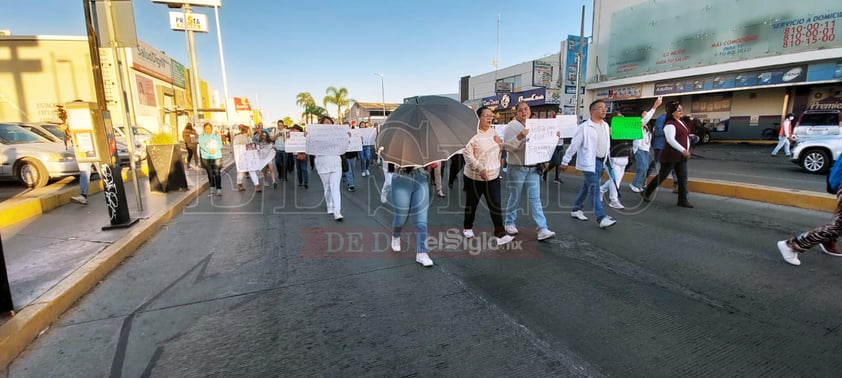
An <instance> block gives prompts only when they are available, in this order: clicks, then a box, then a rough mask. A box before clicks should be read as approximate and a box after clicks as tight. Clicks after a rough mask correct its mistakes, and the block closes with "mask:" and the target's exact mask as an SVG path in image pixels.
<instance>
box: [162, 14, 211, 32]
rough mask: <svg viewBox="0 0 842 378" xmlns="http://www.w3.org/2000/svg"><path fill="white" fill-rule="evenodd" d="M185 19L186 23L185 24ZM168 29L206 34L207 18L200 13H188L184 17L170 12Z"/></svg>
mask: <svg viewBox="0 0 842 378" xmlns="http://www.w3.org/2000/svg"><path fill="white" fill-rule="evenodd" d="M185 18H186V19H187V22H185ZM170 28H172V30H179V31H183V30H192V31H195V32H202V33H207V32H208V16H205V15H203V14H201V13H190V14H188V15H186V16H185V14H184V13H182V12H170Z"/></svg>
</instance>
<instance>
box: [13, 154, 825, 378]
mask: <svg viewBox="0 0 842 378" xmlns="http://www.w3.org/2000/svg"><path fill="white" fill-rule="evenodd" d="M373 171H375V170H373ZM374 173H375V176H373V177H371V178H367V179H366V178H360V177H358V178H357V179H358V181H359V182H358V184H357V191H356V192H355V193H348V192H343V214H344V215H345V222H343V223H337V222H334V221H333V219H332V217H331V216H330V215H327V214H325V213H324V205H323V204H321V203H320V202H321V194H322V191H321V185H320V183H319V180H318V178H315V177H314V178H312V179H311V181H310V182H311V185H310V189H309V190H306V191H305V190H298V191H296V188H295V186H294V184H292V183H287V184H286V185H284V186H282V187H281V188H279V189H277V190H272V189H269V190H267V191H265V192H264V195H262V196H252V192H251V191H246V192H243V193H237V192H232V191H227V192H225V194H224V196H223V197H222V198H215V197H207V196H202V197H201V198H200V199H199V201H198V203H196V204H195V205H194V206H192V207H190V208H189V209H188V210H186V211H185V214H183V215H182V216H179V217H178V218H176V219H175V220H174V221H173V222H172V223H171V224H169V225H168V226H167V227H165V228H162V229H161V230H160V232H159V233H158V234H157V235H156V236H155V237H154V238H153V239H152V240H150V241H149V242H148V243H147V244H146V245H144V246H143V247H141V248H140V249H139V250H138V251H137V252H136V253H135V256H133V257H132V258H130V259H128V260H127V261H126V262H125V263H124V264H123V265H122V266H120V267H119V268H118V269H116V270H115V271H114V272H113V273H112V274H111V275H110V276H109V277H108V278H107V279H106V280H104V281H103V282H102V283H101V284H100V285H99V286H98V287H97V288H95V289H94V290H93V291H92V292H91V293H90V294H89V295H88V296H86V297H85V298H83V299H82V300H81V301H80V302H79V303H78V304H77V305H76V306H75V307H74V308H73V309H72V310H70V311H69V312H68V313H66V314H65V315H64V316H63V317H62V318H61V319H60V321H59V322H57V323H56V324H55V325H54V326H53V327H52V328H51V329H49V330H47V331H46V332H45V333H44V334H43V335H42V336H41V337H40V338H39V339H37V340H36V341H35V342H34V343H33V344H32V345H31V346H30V348H28V349H27V350H26V351H25V352H24V353H23V354H22V355H21V356H20V357H19V358H18V359H17V360H16V361H15V362H14V363H13V364H12V365H11V366H10V368H9V369H8V371H7V372H6V374H7V376H9V377H44V376H111V377H119V376H127V377H136V376H150V377H185V376H186V377H192V376H254V377H265V376H315V375H318V376H460V377H462V376H530V377H531V376H612V375H613V376H698V375H706V376H725V375H728V376H836V375H838V374H839V372H840V371H842V359H840V358H839V356H838V348H839V343H840V341H839V340H840V329H842V321H840V319H839V316H838V314H839V312H840V310H842V301H841V300H839V299H838V298H839V296H838V292H839V289H840V288H839V286H840V280H839V275H838V267H836V266H835V265H836V264H839V263H842V260H839V259H836V258H835V257H831V256H828V255H825V254H823V253H821V252H818V251H815V250H814V251H810V253H808V254H807V255H805V256H802V258H801V260H802V265H801V266H800V267H793V266H790V265H788V264H786V263H785V262H784V261H783V260H782V259H781V258H780V255H779V254H778V252H777V250H776V247H775V242H776V241H777V240H779V239H782V238H784V237H786V236H789V235H792V234H795V233H797V232H800V231H803V230H805V229H808V228H810V227H813V226H816V225H819V224H822V223H824V222H827V221H828V220H829V214H828V213H826V212H815V211H807V210H800V209H794V208H788V207H782V206H775V205H767V204H760V203H755V202H750V201H742V200H735V199H727V198H720V197H714V196H706V195H693V194H691V197H690V200H691V201H692V202H693V203H694V204H695V205H696V208H695V209H683V208H678V207H676V206H674V203H675V197H674V195H673V194H671V193H669V192H668V191H663V190H662V191H659V192H658V194H657V196H656V199H655V200H654V201H653V202H652V204H651V205H649V206H647V207H638V206H637V205H638V204H639V203H638V202H637V201H636V200H637V198H638V197H635V195H634V194H633V193H631V192H630V191H628V189H627V188H623V190H622V193H623V195H624V197H623V202H624V203H625V204H626V206H627V207H628V209H627V210H624V211H622V212H617V211H614V210H610V212H611V213H612V215H614V216H615V217H616V218H617V219H618V224H617V225H616V226H615V227H613V228H611V229H609V230H601V229H599V228H598V227H597V225H596V222H595V220H593V219H592V220H590V221H588V222H580V221H576V220H573V219H571V218H570V217H569V205H570V202H571V201H572V198H573V196H574V193H575V191H576V190H578V188H579V185H580V184H581V178H580V177H579V176H569V177H565V183H564V184H562V185H556V184H553V183H547V184H545V188H544V190H543V193H544V196H545V201H546V205H547V210H546V214H547V216H548V219H549V224H550V227H551V228H552V229H554V230H555V231H556V232H558V237H556V238H555V239H554V240H552V241H550V242H537V241H535V240H534V237H535V231H534V228H533V227H534V223H533V222H532V220H531V219H530V218H529V217H528V216H521V217H520V218H519V220H518V222H517V223H518V225H519V226H520V229H521V234H520V235H519V237H518V239H517V241H518V243H513V245H512V246H511V247H510V249H507V250H494V249H492V248H487V246H486V245H483V243H482V240H483V239H484V238H486V237H487V236H488V235H487V233H488V232H490V221H489V219H488V216H487V210H485V209H484V208H483V209H481V210H480V212H479V216H478V219H477V223H476V226H475V231H476V232H477V234H478V237H477V238H476V239H474V240H477V241H476V242H475V243H473V244H465V242H464V241H462V240H461V239H459V238H452V237H451V236H452V234H453V233H455V232H458V231H459V229H460V228H461V219H462V217H461V210H460V209H461V205H460V198H464V196H457V195H456V194H457V193H458V189H454V190H453V191H452V192H451V193H449V196H448V197H447V198H446V199H440V198H434V199H433V203H432V206H431V213H430V222H429V223H430V229H431V236H433V237H434V238H435V239H436V240H437V243H438V244H439V246H440V247H439V248H437V250H436V251H434V252H433V253H432V254H431V255H432V257H433V259H434V260H435V262H436V266H435V267H433V268H428V269H425V268H422V267H421V266H420V265H418V264H416V263H415V262H414V261H413V254H412V252H411V251H409V252H407V251H406V248H407V245H408V244H411V243H410V242H411V240H410V239H411V238H410V237H409V236H408V235H407V233H408V232H409V231H410V230H411V226H410V227H407V229H406V231H405V233H404V235H405V236H404V239H403V242H404V248H405V251H404V252H400V253H394V252H387V251H386V250H387V248H388V239H387V238H388V237H389V230H390V223H391V217H390V214H389V209H388V207H381V206H379V201H378V199H377V198H378V196H379V193H378V191H377V190H378V188H379V184H380V183H381V182H382V178H381V177H382V175H381V174H380V172H379V171H375V172H374ZM691 174H692V173H691ZM299 189H300V188H299ZM588 215H589V216H592V214H588ZM472 251H473V252H476V251H479V253H472Z"/></svg>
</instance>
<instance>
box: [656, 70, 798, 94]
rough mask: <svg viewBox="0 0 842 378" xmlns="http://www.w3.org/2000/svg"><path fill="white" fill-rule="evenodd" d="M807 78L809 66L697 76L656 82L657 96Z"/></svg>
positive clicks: (783, 82) (755, 85) (796, 80)
mask: <svg viewBox="0 0 842 378" xmlns="http://www.w3.org/2000/svg"><path fill="white" fill-rule="evenodd" d="M806 80H807V66H806V65H800V66H787V67H780V68H769V69H764V70H756V71H746V72H736V73H731V74H718V75H707V76H696V77H690V78H684V79H677V80H669V81H661V82H657V83H655V96H662V95H668V94H673V93H688V92H697V91H707V90H717V89H734V88H746V87H758V86H766V85H777V84H787V83H800V82H804V81H806Z"/></svg>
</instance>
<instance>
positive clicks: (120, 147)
mask: <svg viewBox="0 0 842 378" xmlns="http://www.w3.org/2000/svg"><path fill="white" fill-rule="evenodd" d="M19 125H20V126H21V127H23V128H24V129H27V130H29V131H31V132H33V133H35V134H38V136H40V137H43V138H45V139H47V140H49V141H51V142H54V143H61V144H62V145H66V146H67V148H68V149H72V148H73V141H67V142H66V144H65V140H64V130H62V129H61V126H59V125H56V124H53V123H40V124H35V123H20V124H19ZM117 156H119V157H120V165H121V166H128V165H130V164H131V162H130V161H129V149H128V147H126V144H125V143H123V141H121V140H117ZM135 156H137V158H136V159H135V163H136V164H138V163H140V160H141V159H140V154H139V151H135Z"/></svg>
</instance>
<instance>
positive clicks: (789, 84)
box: [586, 0, 842, 140]
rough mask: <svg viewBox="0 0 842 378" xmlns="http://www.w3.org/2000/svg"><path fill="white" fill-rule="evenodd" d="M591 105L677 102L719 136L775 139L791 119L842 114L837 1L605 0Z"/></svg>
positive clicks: (597, 9)
mask: <svg viewBox="0 0 842 378" xmlns="http://www.w3.org/2000/svg"><path fill="white" fill-rule="evenodd" d="M589 47H590V53H591V57H598V59H589V60H588V65H587V75H586V78H587V95H586V97H587V100H588V101H591V100H594V99H601V100H605V101H606V102H607V104H608V105H609V107H610V108H611V109H612V110H619V111H620V112H622V113H624V114H627V115H637V114H640V111H642V110H644V109H647V108H648V107H650V106H651V104H652V102H653V101H654V97H657V96H664V97H665V100H673V99H677V100H680V101H681V102H682V104H683V105H684V109H685V112H688V113H692V115H693V116H694V117H696V118H700V119H701V120H702V121H703V122H704V123H705V124H706V125H708V127H710V128H711V131H712V133H711V137H712V139H738V140H751V139H764V138H775V137H776V136H777V131H776V130H777V128H779V127H780V123H781V121H782V119H783V117H784V115H785V114H786V113H789V112H793V113H795V114H799V113H801V112H804V111H806V110H810V109H831V108H835V109H840V108H842V95H840V91H842V9H840V8H839V4H838V3H837V2H835V1H833V0H816V1H811V2H804V3H800V2H791V1H781V0H773V1H768V0H744V1H737V2H735V1H732V0H704V1H700V2H686V1H681V0H666V1H664V0H657V1H655V0H595V1H594V20H593V36H592V40H591V43H590V46H589Z"/></svg>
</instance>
